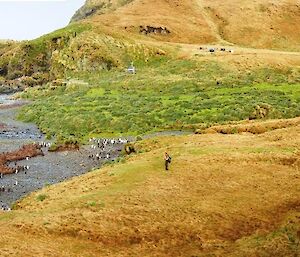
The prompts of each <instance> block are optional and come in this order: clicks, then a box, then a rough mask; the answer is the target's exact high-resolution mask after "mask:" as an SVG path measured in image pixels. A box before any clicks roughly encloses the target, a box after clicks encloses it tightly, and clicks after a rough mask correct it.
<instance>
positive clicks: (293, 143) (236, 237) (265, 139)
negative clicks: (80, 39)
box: [0, 118, 300, 257]
mask: <svg viewBox="0 0 300 257" xmlns="http://www.w3.org/2000/svg"><path fill="white" fill-rule="evenodd" d="M291 124H292V125H291V127H287V128H282V129H279V130H275V131H271V132H268V133H265V134H262V135H259V136H257V135H251V134H243V135H238V134H236V135H220V134H212V135H191V136H182V137H164V138H159V139H158V138H157V139H150V140H148V141H145V142H142V143H139V145H137V146H136V147H137V149H138V151H139V152H143V153H140V154H138V155H135V156H132V157H130V158H126V161H125V163H119V164H115V165H112V166H106V167H105V168H103V169H101V170H97V171H93V172H91V173H89V174H86V175H84V176H82V177H80V178H74V179H72V180H70V181H68V182H64V183H61V184H59V185H56V186H51V187H47V188H45V189H43V190H42V191H39V192H36V193H33V194H32V195H31V196H29V197H28V198H26V199H24V200H22V201H20V202H19V203H18V204H16V208H17V210H15V211H13V212H11V213H6V214H1V216H0V230H1V233H0V243H1V248H0V255H1V256H20V254H21V255H22V256H24V257H25V256H61V257H62V256H80V257H84V256H131V257H132V256H160V257H164V256H174V257H175V256H201V257H202V256H203V257H204V256H231V257H235V256H236V257H248V256H267V257H271V256H272V257H273V256H277V257H292V256H297V254H299V251H300V248H299V246H300V244H299V240H300V238H299V232H300V220H299V215H300V202H299V199H300V192H299V177H300V173H299V171H300V170H299V167H300V166H299V165H300V163H299V161H300V159H299V157H300V156H299V150H300V149H299V145H300V141H299V137H298V135H299V133H300V127H299V118H298V119H295V120H294V121H293V122H291ZM293 124H294V125H293ZM297 124H298V125H297ZM263 125H264V124H263V123H258V124H257V126H263ZM166 149H167V150H168V151H169V152H170V154H171V155H172V156H173V163H172V164H171V171H170V172H168V173H166V172H164V170H163V160H162V154H163V152H164V151H165V150H166Z"/></svg>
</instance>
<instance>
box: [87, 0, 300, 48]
mask: <svg viewBox="0 0 300 257" xmlns="http://www.w3.org/2000/svg"><path fill="white" fill-rule="evenodd" d="M91 2H92V3H93V4H94V5H97V4H102V3H104V2H105V3H106V2H107V1H102V0H94V1H88V2H87V5H86V6H85V7H86V8H88V7H89V6H90V5H91ZM109 2H110V1H109ZM120 2H121V1H112V6H116V5H117V4H116V3H120ZM127 2H129V3H127ZM122 3H123V4H124V3H126V5H125V6H123V7H122V8H112V9H111V10H110V11H109V12H108V13H107V12H105V13H104V14H103V13H102V12H99V13H95V14H94V15H92V16H91V17H90V18H88V20H89V21H90V22H91V23H93V24H95V25H97V24H100V25H101V26H103V25H104V26H107V27H110V28H113V29H118V30H120V31H124V32H127V33H128V32H130V33H131V35H134V34H139V31H140V26H152V27H167V28H168V29H169V31H170V32H171V33H170V34H168V35H165V34H159V33H156V34H155V33H152V34H148V35H147V36H144V38H152V39H158V40H162V41H172V42H185V43H198V44H199V43H201V44H203V43H220V42H221V43H226V44H237V45H243V46H247V47H255V48H269V49H270V48H274V49H282V50H292V51H299V50H300V46H299V42H300V25H299V24H300V5H299V2H298V1H297V0H284V1H278V0H257V1H247V0H242V1H241V0H234V1H232V0H224V1H221V2H220V1H219V0H181V1H169V0H159V1H153V0H151V1H149V0H134V1H122ZM85 7H84V8H85Z"/></svg>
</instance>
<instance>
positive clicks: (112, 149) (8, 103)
mask: <svg viewBox="0 0 300 257" xmlns="http://www.w3.org/2000/svg"><path fill="white" fill-rule="evenodd" d="M21 104H24V103H22V102H20V101H16V100H11V99H10V96H9V95H0V153H1V154H3V153H4V154H5V153H8V152H13V151H17V150H19V149H20V148H22V147H23V146H24V145H27V144H32V143H34V142H37V143H41V142H46V140H45V139H44V135H43V134H42V133H41V132H40V131H39V130H38V128H37V127H36V126H35V125H33V124H28V123H23V122H19V121H17V120H16V114H17V111H18V108H19V105H21ZM123 147H124V146H123V145H122V144H115V145H113V146H108V147H107V148H106V149H105V151H107V152H109V156H106V157H107V158H106V157H105V158H103V159H95V158H91V155H94V152H95V151H96V150H95V149H92V148H91V147H90V146H86V147H82V148H80V150H77V151H66V152H49V151H48V147H42V151H43V154H44V156H36V157H33V158H25V159H24V160H20V161H17V162H13V163H8V164H7V165H9V166H10V167H24V166H26V167H28V170H26V172H24V171H22V172H17V173H13V174H9V175H3V176H2V178H0V209H1V208H3V209H8V207H9V206H10V205H11V204H12V203H13V202H15V201H16V200H18V199H20V198H21V197H23V196H25V195H27V194H28V193H30V192H33V191H35V190H38V189H40V188H42V187H44V186H45V185H51V184H55V183H58V182H61V181H64V180H66V179H68V178H71V177H74V176H78V175H82V174H84V173H86V172H88V171H90V170H91V169H93V168H97V167H100V166H101V165H102V164H103V162H106V161H110V160H114V159H116V158H117V157H118V156H119V155H120V152H121V150H122V149H123Z"/></svg>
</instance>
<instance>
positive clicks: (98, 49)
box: [0, 23, 166, 90]
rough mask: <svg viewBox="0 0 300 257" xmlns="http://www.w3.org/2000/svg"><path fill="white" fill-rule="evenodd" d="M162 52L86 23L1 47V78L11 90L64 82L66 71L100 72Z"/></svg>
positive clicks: (121, 66) (149, 57)
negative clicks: (51, 82)
mask: <svg viewBox="0 0 300 257" xmlns="http://www.w3.org/2000/svg"><path fill="white" fill-rule="evenodd" d="M164 54H166V53H165V52H164V51H163V50H161V49H159V48H155V47H151V46H149V45H146V44H143V43H137V42H134V41H133V40H132V39H130V38H129V37H125V36H123V35H122V34H120V33H118V32H112V31H109V30H108V29H107V28H102V27H100V26H97V27H95V26H93V25H92V24H89V23H72V24H71V25H69V26H67V27H65V28H63V29H60V30H57V31H54V32H52V33H50V34H47V35H44V36H42V37H40V38H38V39H35V40H31V41H23V42H20V43H18V44H15V45H14V46H13V47H6V48H3V49H1V48H0V68H1V74H2V75H3V77H4V78H5V79H6V80H8V82H9V83H4V84H10V85H11V86H12V87H13V88H14V89H18V90H20V89H24V88H25V87H32V86H36V85H42V84H45V83H47V82H49V81H53V80H55V79H64V78H65V77H66V73H69V72H83V71H88V72H101V71H103V70H110V69H112V68H124V67H126V66H127V65H128V63H130V62H131V61H144V62H145V61H148V59H151V58H153V57H154V56H157V55H164Z"/></svg>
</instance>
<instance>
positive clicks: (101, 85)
mask: <svg viewBox="0 0 300 257" xmlns="http://www.w3.org/2000/svg"><path fill="white" fill-rule="evenodd" d="M136 66H137V74H136V75H131V74H127V73H126V72H125V71H124V70H114V71H109V72H101V73H98V72H97V73H94V72H93V73H91V72H87V73H72V74H69V75H70V76H71V77H73V78H74V77H76V78H77V80H78V79H79V81H76V80H75V81H74V80H71V81H69V82H68V83H67V84H65V85H58V86H55V85H48V86H42V87H37V88H33V89H28V90H26V91H25V92H24V93H22V94H21V97H23V98H26V99H33V100H35V101H34V102H33V104H32V105H29V106H27V107H25V108H23V110H22V111H21V113H20V115H19V117H20V118H21V119H22V120H24V121H28V122H35V123H37V124H38V126H39V127H40V128H41V129H42V131H44V132H45V133H46V134H47V135H48V136H56V137H58V139H59V140H64V139H68V138H69V139H70V138H73V139H76V140H77V139H83V138H87V137H89V136H92V135H102V136H103V135H107V134H110V135H111V134H115V135H116V134H117V135H118V134H123V135H126V134H134V135H137V134H142V133H147V132H151V131H156V130H163V129H177V130H178V129H182V128H184V129H192V130H193V129H195V128H197V127H198V124H202V125H201V126H209V125H211V124H214V123H225V122H229V121H238V120H244V119H249V118H250V119H270V118H291V117H297V116H299V115H300V113H299V111H300V109H299V105H300V84H299V82H300V81H299V77H300V75H299V74H300V73H299V72H300V71H299V69H297V68H284V69H277V68H271V67H269V68H267V67H264V68H258V67H257V68H256V69H253V70H252V71H247V72H245V71H244V70H241V71H238V70H237V69H235V68H234V67H231V68H230V67H228V65H226V66H225V65H222V64H219V63H218V62H214V61H213V60H210V61H199V60H197V59H195V60H191V59H183V60H180V59H170V58H169V57H161V59H160V60H157V59H153V60H152V61H151V60H150V61H149V62H148V63H147V64H144V63H143V62H136ZM83 82H85V83H83Z"/></svg>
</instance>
